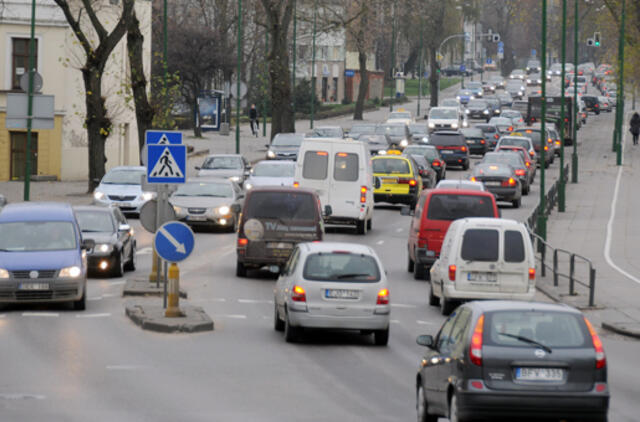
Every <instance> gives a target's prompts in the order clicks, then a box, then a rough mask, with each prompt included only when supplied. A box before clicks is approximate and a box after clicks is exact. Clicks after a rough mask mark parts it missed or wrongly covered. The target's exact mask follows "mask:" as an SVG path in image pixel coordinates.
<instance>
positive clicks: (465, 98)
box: [456, 89, 474, 104]
mask: <svg viewBox="0 0 640 422" xmlns="http://www.w3.org/2000/svg"><path fill="white" fill-rule="evenodd" d="M456 98H457V99H458V101H460V104H467V103H468V102H469V100H472V99H473V98H474V97H473V93H472V92H471V91H470V90H468V89H461V90H459V91H458V93H457V94H456Z"/></svg>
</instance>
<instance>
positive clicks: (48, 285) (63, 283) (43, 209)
mask: <svg viewBox="0 0 640 422" xmlns="http://www.w3.org/2000/svg"><path fill="white" fill-rule="evenodd" d="M94 245H95V244H94V241H92V240H85V241H83V240H82V237H81V231H80V228H79V226H78V222H77V220H76V217H75V214H74V212H73V209H72V208H71V205H69V204H65V203H55V202H22V203H15V204H9V205H6V206H5V207H3V208H2V210H0V304H3V303H50V302H70V303H72V304H73V308H74V309H76V310H84V309H85V306H86V296H87V293H86V292H87V258H86V253H85V252H86V250H87V249H92V248H93V247H94Z"/></svg>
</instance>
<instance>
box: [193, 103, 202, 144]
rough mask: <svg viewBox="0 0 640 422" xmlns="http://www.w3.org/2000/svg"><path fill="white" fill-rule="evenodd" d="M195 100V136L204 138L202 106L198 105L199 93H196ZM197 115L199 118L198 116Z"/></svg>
mask: <svg viewBox="0 0 640 422" xmlns="http://www.w3.org/2000/svg"><path fill="white" fill-rule="evenodd" d="M194 98H195V100H194V101H193V136H195V137H196V138H202V127H201V124H202V116H201V115H200V107H198V94H197V93H195V94H194ZM196 116H197V118H196Z"/></svg>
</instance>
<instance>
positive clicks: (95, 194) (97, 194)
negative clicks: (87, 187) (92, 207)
mask: <svg viewBox="0 0 640 422" xmlns="http://www.w3.org/2000/svg"><path fill="white" fill-rule="evenodd" d="M104 196H105V195H104V192H100V191H95V192H93V197H94V198H95V199H97V200H100V199H104Z"/></svg>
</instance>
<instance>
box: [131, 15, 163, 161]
mask: <svg viewBox="0 0 640 422" xmlns="http://www.w3.org/2000/svg"><path fill="white" fill-rule="evenodd" d="M143 43H144V36H143V35H142V33H141V32H140V21H138V17H137V16H136V13H135V11H134V12H133V15H132V16H131V19H130V21H129V24H128V25H127V50H128V53H129V70H130V73H131V90H132V91H133V102H134V104H135V108H136V122H137V124H138V148H139V149H138V150H139V151H140V152H142V148H143V147H144V142H145V133H146V131H147V130H148V129H151V127H152V124H153V123H152V122H153V115H154V111H153V108H152V107H151V104H149V98H148V97H147V78H146V77H145V74H144V65H143V63H142V50H143ZM166 129H171V128H166ZM140 161H141V162H142V157H140Z"/></svg>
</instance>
